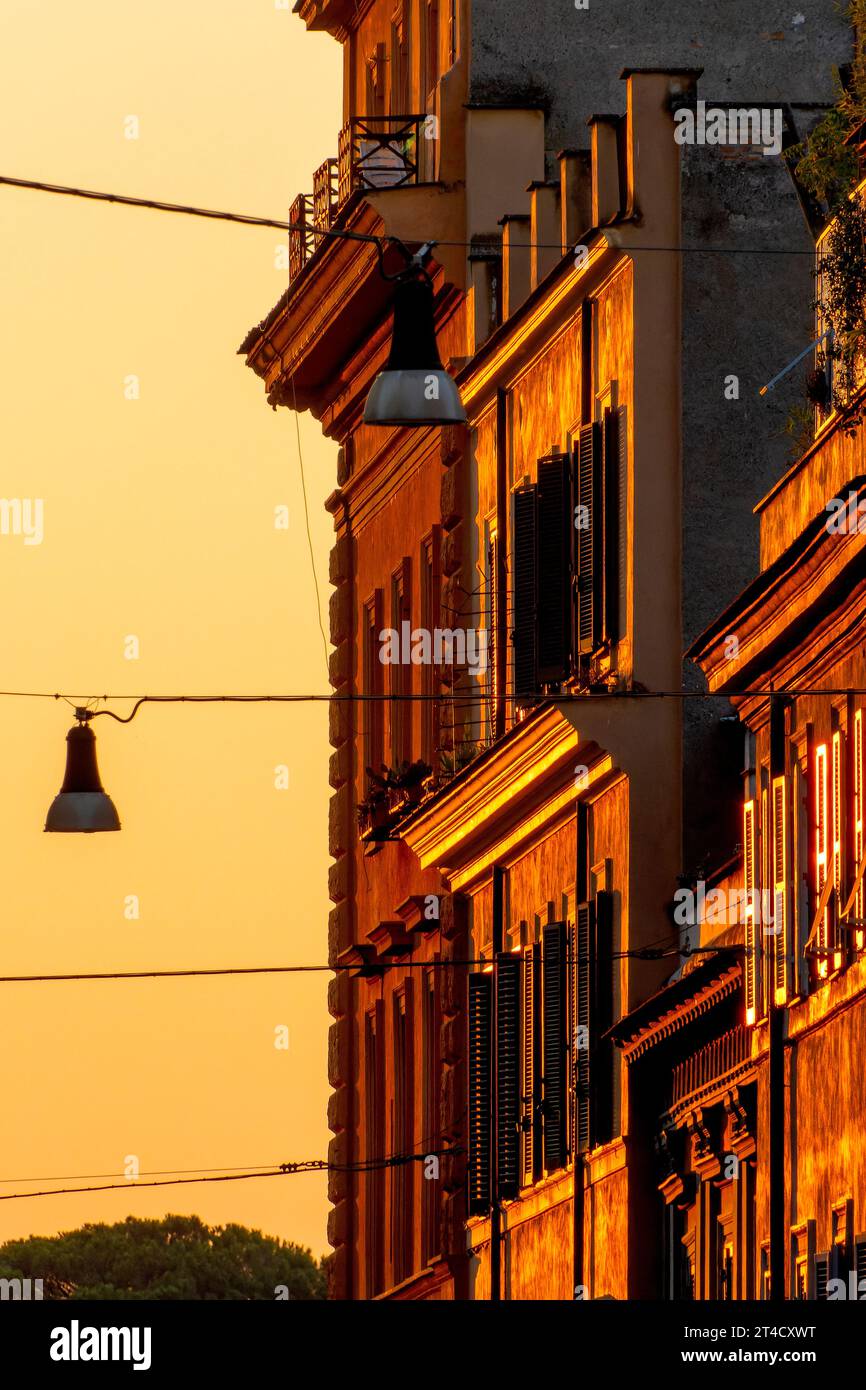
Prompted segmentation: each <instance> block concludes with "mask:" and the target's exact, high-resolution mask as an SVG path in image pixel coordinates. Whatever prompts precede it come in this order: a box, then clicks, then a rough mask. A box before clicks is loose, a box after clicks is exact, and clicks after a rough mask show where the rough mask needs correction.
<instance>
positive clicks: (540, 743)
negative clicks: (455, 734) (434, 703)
mask: <svg viewBox="0 0 866 1390" xmlns="http://www.w3.org/2000/svg"><path fill="white" fill-rule="evenodd" d="M578 716H579V712H578ZM578 750H579V751H580V760H581V761H582V762H583V763H584V764H585V765H586V767H587V769H588V775H587V779H586V781H585V783H584V784H583V785H582V786H581V789H580V796H582V797H585V796H587V795H594V794H596V793H597V792H598V791H599V790H600V789H601V785H602V784H606V783H607V781H608V780H609V778H610V776H611V774H613V773H614V767H613V760H612V758H611V757H610V755H609V754H608V753H606V752H605V751H604V750H603V749H601V748H600V747H599V746H598V744H596V743H595V742H593V741H592V740H591V739H587V738H586V737H585V736H583V735H582V734H581V733H580V731H579V730H578V728H577V727H575V725H574V724H572V723H571V722H570V720H569V719H567V718H566V717H564V715H563V713H562V711H561V710H560V708H559V707H557V706H546V707H543V708H542V709H541V710H539V711H537V712H536V713H534V714H533V715H532V716H530V717H529V718H528V719H527V720H525V721H524V723H523V724H519V725H517V726H516V728H515V729H513V730H511V732H510V733H509V734H508V735H507V736H506V737H505V738H504V739H502V740H501V741H500V742H499V743H498V744H496V745H494V747H493V748H492V749H491V750H490V751H489V752H488V753H486V754H485V755H484V756H483V757H482V758H479V759H478V760H477V762H475V763H473V764H471V765H470V767H469V768H467V770H466V772H465V773H463V774H462V775H461V776H460V777H459V778H456V779H455V780H454V782H453V783H451V784H449V786H448V787H446V788H445V789H444V791H442V792H441V793H440V794H439V795H438V796H436V797H434V798H433V799H432V800H431V801H429V802H427V803H425V804H424V805H423V806H422V807H421V808H420V810H419V811H417V812H415V813H414V815H412V816H411V817H410V818H409V819H408V820H407V821H405V822H403V824H401V827H400V835H401V838H402V839H403V840H405V842H406V843H407V844H408V845H409V847H410V849H412V851H413V852H414V853H415V854H416V855H417V857H418V859H419V861H420V863H421V867H422V868H428V867H430V866H431V865H436V866H437V867H439V868H440V869H441V870H442V871H443V872H444V873H446V874H447V875H448V876H449V879H450V884H451V888H452V890H457V889H461V888H465V887H466V886H467V884H469V883H470V882H472V881H474V880H475V879H477V878H478V877H480V876H481V875H482V874H483V873H484V872H485V871H486V869H487V868H488V867H489V866H490V864H492V863H493V862H494V861H499V860H502V859H503V858H505V857H507V855H508V854H509V853H510V852H514V851H515V850H516V849H517V848H518V846H519V845H520V844H522V843H523V842H524V841H525V840H526V839H527V838H528V837H529V836H532V835H537V834H538V833H539V832H540V831H542V830H544V829H545V828H548V827H550V826H552V825H555V824H556V822H557V820H558V819H559V818H564V816H567V815H568V814H570V813H571V810H572V809H573V807H574V805H575V804H576V802H577V799H578V790H577V785H576V782H575V776H574V766H575V757H576V754H577V753H578Z"/></svg>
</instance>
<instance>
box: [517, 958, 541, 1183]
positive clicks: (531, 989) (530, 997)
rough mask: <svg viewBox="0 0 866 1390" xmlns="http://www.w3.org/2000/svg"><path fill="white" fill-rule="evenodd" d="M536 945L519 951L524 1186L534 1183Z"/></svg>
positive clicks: (521, 1147)
mask: <svg viewBox="0 0 866 1390" xmlns="http://www.w3.org/2000/svg"><path fill="white" fill-rule="evenodd" d="M535 987H536V948H535V947H534V946H529V947H527V949H526V950H525V951H524V953H523V962H522V979H521V1030H520V1032H521V1048H520V1069H521V1115H520V1182H521V1185H522V1186H523V1187H528V1186H529V1185H530V1184H531V1183H533V1182H535V1170H536V1162H535V1148H536V1123H535V1115H536V1066H535V1059H536V1036H537V1030H536V1007H535Z"/></svg>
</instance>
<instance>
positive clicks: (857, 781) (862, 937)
mask: <svg viewBox="0 0 866 1390" xmlns="http://www.w3.org/2000/svg"><path fill="white" fill-rule="evenodd" d="M853 753H854V777H853V782H854V868H855V871H856V870H857V869H859V867H860V865H861V864H862V862H863V711H862V710H860V709H858V710H857V711H856V713H855V715H854V749H853ZM854 918H855V920H856V921H858V922H862V921H863V880H862V878H861V880H860V886H859V888H858V889H857V894H856V896H855V898H854ZM864 941H866V933H864V931H863V930H862V929H860V928H859V927H858V928H857V930H856V931H855V933H854V945H855V947H856V949H857V950H858V951H862V950H863V944H864Z"/></svg>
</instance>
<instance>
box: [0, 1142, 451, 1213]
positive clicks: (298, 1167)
mask: <svg viewBox="0 0 866 1390" xmlns="http://www.w3.org/2000/svg"><path fill="white" fill-rule="evenodd" d="M463 1152H464V1150H463V1149H462V1148H460V1147H459V1146H454V1147H452V1148H447V1149H430V1150H428V1151H427V1153H401V1154H389V1155H388V1156H387V1157H384V1158H369V1159H364V1160H362V1161H361V1162H359V1163H331V1162H329V1160H328V1159H325V1158H310V1159H302V1160H301V1161H299V1162H288V1163H281V1164H279V1165H278V1166H274V1167H273V1168H271V1169H270V1170H268V1171H267V1172H261V1173H256V1172H243V1173H230V1172H226V1173H219V1174H211V1175H209V1176H205V1177H183V1178H157V1179H154V1180H152V1181H148V1182H140V1181H139V1180H138V1179H137V1178H127V1179H126V1180H125V1181H124V1182H111V1183H97V1184H95V1185H92V1186H88V1187H54V1188H45V1189H43V1190H41V1191H38V1192H4V1193H0V1202H21V1201H26V1200H27V1199H28V1198H33V1197H67V1196H71V1195H72V1194H73V1193H80V1192H117V1191H123V1192H129V1190H130V1188H143V1187H180V1186H185V1185H187V1184H188V1183H203V1182H247V1181H249V1180H250V1179H253V1178H285V1177H292V1176H293V1175H294V1174H296V1173H373V1172H379V1171H381V1170H382V1169H384V1168H397V1167H401V1166H402V1165H404V1164H407V1163H423V1162H425V1161H426V1160H427V1159H428V1158H449V1157H451V1158H453V1157H456V1156H459V1155H460V1154H462V1153H463ZM17 1181H19V1182H29V1181H30V1179H28V1178H23V1179H22V1178H19V1179H17Z"/></svg>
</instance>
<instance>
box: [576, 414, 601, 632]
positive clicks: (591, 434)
mask: <svg viewBox="0 0 866 1390" xmlns="http://www.w3.org/2000/svg"><path fill="white" fill-rule="evenodd" d="M600 435H601V426H600V425H597V424H596V425H585V426H584V428H583V429H582V430H581V431H580V434H579V436H578V447H577V468H576V473H577V486H576V488H575V501H576V505H577V506H578V507H580V512H579V520H580V528H579V529H576V530H575V533H574V534H575V537H576V559H577V564H576V565H575V574H576V587H577V649H578V652H579V653H580V654H581V655H582V656H586V655H589V654H590V653H591V652H592V651H593V650H594V649H595V647H597V646H598V644H599V642H600V640H601V631H600V626H601V625H600V622H599V616H600V614H599V609H600V607H601V605H600V598H601V594H602V587H601V585H602V574H601V566H600V565H599V563H598V555H599V548H600V546H599V543H600V540H601V536H602V497H601V489H600V487H599V482H600V474H601V470H600V462H601V438H600Z"/></svg>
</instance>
